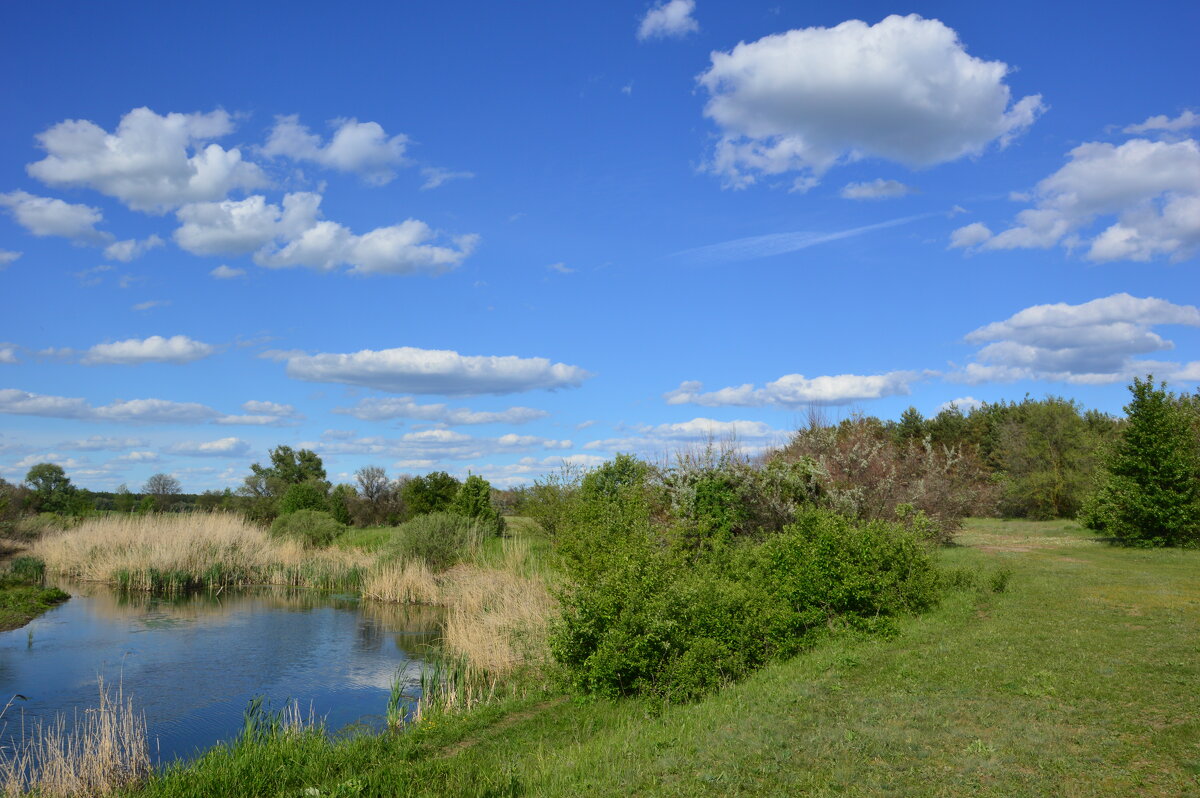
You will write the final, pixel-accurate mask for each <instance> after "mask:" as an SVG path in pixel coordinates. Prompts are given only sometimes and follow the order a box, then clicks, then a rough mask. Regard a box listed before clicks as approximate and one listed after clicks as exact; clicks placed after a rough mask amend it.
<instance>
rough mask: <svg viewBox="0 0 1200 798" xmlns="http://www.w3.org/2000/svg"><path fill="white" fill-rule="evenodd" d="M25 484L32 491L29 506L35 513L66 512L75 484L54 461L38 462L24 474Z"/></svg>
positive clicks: (73, 493) (68, 509) (68, 508)
mask: <svg viewBox="0 0 1200 798" xmlns="http://www.w3.org/2000/svg"><path fill="white" fill-rule="evenodd" d="M25 484H26V485H28V486H29V489H30V490H31V491H32V494H31V496H30V508H31V509H32V510H33V511H34V512H35V513H67V512H69V511H70V506H71V499H72V498H73V496H74V495H75V486H74V485H72V484H71V480H70V479H69V478H68V477H67V474H66V472H65V471H63V469H62V466H60V465H55V464H54V463H38V464H37V465H35V466H33V467H32V468H30V469H29V472H28V473H27V474H26V475H25Z"/></svg>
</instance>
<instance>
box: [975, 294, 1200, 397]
mask: <svg viewBox="0 0 1200 798" xmlns="http://www.w3.org/2000/svg"><path fill="white" fill-rule="evenodd" d="M1167 324H1179V325H1185V326H1189V327H1200V309H1198V308H1196V307H1195V306H1193V305H1177V304H1174V303H1172V302H1168V301H1166V300H1164V299H1156V298H1154V297H1145V298H1139V297H1134V296H1130V295H1129V294H1113V295H1112V296H1109V297H1104V298H1102V299H1093V300H1092V301H1090V302H1084V303H1082V304H1079V305H1069V304H1067V303H1064V302H1059V303H1056V304H1052V305H1034V306H1032V307H1028V308H1025V309H1024V310H1022V311H1020V312H1019V313H1016V314H1014V315H1013V316H1011V317H1010V318H1008V319H1005V320H1004V321H998V322H993V323H991V324H987V325H985V326H983V327H980V328H979V329H977V330H974V331H972V332H971V333H969V334H968V335H967V336H966V339H965V340H966V341H967V342H968V343H971V344H978V345H981V348H980V349H979V351H977V352H976V353H975V356H974V361H975V362H972V363H969V364H968V365H967V367H966V368H965V369H964V370H963V372H962V374H961V375H959V376H960V377H961V378H963V379H965V380H966V381H967V382H973V383H977V382H987V381H1010V380H1022V379H1037V380H1054V381H1064V382H1071V383H1082V384H1103V383H1112V382H1121V381H1124V380H1127V379H1129V378H1130V377H1133V376H1136V375H1138V374H1145V373H1147V372H1148V371H1153V372H1154V373H1156V374H1158V375H1159V376H1161V377H1164V378H1167V379H1177V378H1181V377H1179V375H1181V374H1185V373H1186V371H1187V369H1188V368H1189V367H1190V366H1192V365H1194V364H1180V363H1171V362H1162V361H1149V360H1138V359H1136V357H1137V356H1138V355H1146V354H1149V353H1152V352H1161V351H1167V350H1170V349H1173V348H1174V344H1173V343H1172V342H1171V341H1169V340H1167V339H1165V338H1163V337H1162V336H1160V335H1159V334H1158V333H1156V332H1154V331H1153V330H1152V329H1151V327H1156V326H1160V325H1167Z"/></svg>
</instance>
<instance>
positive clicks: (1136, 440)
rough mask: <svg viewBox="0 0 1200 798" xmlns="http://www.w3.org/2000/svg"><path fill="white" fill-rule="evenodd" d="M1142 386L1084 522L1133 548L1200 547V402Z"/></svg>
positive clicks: (1138, 383)
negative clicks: (1199, 415) (1198, 409)
mask: <svg viewBox="0 0 1200 798" xmlns="http://www.w3.org/2000/svg"><path fill="white" fill-rule="evenodd" d="M1166 388H1167V386H1166V383H1161V384H1160V385H1159V386H1158V387H1155V385H1154V380H1153V378H1152V377H1150V376H1147V377H1146V379H1145V380H1140V379H1136V378H1135V379H1134V381H1133V384H1132V385H1131V386H1129V391H1130V393H1131V394H1133V398H1132V400H1131V401H1130V402H1129V404H1127V405H1125V413H1126V415H1127V416H1128V419H1129V421H1128V424H1126V425H1125V427H1124V429H1123V430H1122V432H1121V435H1120V437H1119V438H1118V440H1117V441H1116V443H1115V444H1114V446H1113V448H1112V450H1111V452H1110V453H1109V456H1108V458H1107V460H1106V462H1105V464H1104V471H1103V474H1102V475H1101V477H1100V480H1099V483H1098V487H1097V489H1096V492H1095V493H1094V494H1093V495H1092V497H1091V498H1090V499H1089V500H1088V503H1087V505H1086V506H1085V507H1084V509H1083V512H1082V513H1081V514H1080V520H1081V521H1082V522H1083V524H1084V525H1085V526H1087V527H1088V528H1090V529H1094V530H1096V531H1097V532H1102V533H1105V534H1109V535H1112V536H1113V537H1114V538H1115V539H1116V540H1117V541H1118V542H1119V543H1122V544H1124V545H1127V546H1198V545H1200V426H1198V425H1197V415H1196V409H1195V402H1194V400H1193V399H1189V398H1187V397H1178V396H1176V395H1175V394H1173V393H1170V392H1169V391H1167V389H1166Z"/></svg>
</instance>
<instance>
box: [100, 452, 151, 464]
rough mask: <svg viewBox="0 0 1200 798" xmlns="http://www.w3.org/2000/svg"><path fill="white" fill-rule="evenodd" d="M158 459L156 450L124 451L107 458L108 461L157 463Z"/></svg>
mask: <svg viewBox="0 0 1200 798" xmlns="http://www.w3.org/2000/svg"><path fill="white" fill-rule="evenodd" d="M159 459H160V458H159V456H158V453H157V452H146V451H141V452H126V453H125V454H122V455H119V456H117V457H114V458H113V459H112V460H109V463H121V464H125V463H157V462H158V461H159Z"/></svg>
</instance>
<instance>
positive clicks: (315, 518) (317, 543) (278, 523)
mask: <svg viewBox="0 0 1200 798" xmlns="http://www.w3.org/2000/svg"><path fill="white" fill-rule="evenodd" d="M345 531H346V527H344V526H342V525H341V524H339V523H338V522H337V519H336V518H334V517H333V516H332V515H330V514H329V513H325V512H321V511H320V510H296V511H295V512H293V513H288V514H287V515H281V516H279V517H278V518H276V519H275V523H273V524H271V534H272V535H273V536H275V537H278V538H290V539H292V540H298V541H300V542H301V543H303V544H304V545H305V546H306V547H308V548H313V549H315V548H323V547H325V546H328V545H330V544H332V543H333V541H335V540H337V538H338V537H339V536H340V535H341V534H342V533H343V532H345Z"/></svg>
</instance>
